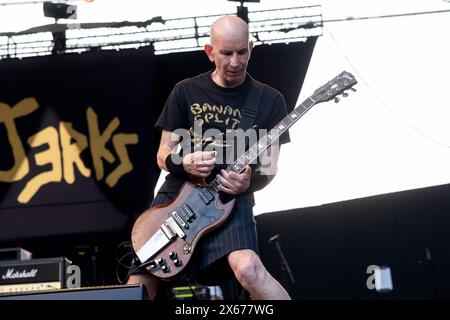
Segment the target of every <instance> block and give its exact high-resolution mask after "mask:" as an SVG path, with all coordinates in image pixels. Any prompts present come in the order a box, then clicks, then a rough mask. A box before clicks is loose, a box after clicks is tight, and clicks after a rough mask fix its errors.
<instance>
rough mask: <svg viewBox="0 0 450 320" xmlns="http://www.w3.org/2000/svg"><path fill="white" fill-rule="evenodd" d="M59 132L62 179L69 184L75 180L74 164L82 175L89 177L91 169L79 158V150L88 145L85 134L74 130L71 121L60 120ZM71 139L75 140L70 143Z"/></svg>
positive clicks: (81, 150)
mask: <svg viewBox="0 0 450 320" xmlns="http://www.w3.org/2000/svg"><path fill="white" fill-rule="evenodd" d="M59 134H60V139H61V147H62V155H63V157H62V158H63V168H64V180H65V181H66V182H67V183H69V184H72V183H74V182H75V169H74V167H75V166H77V167H78V170H80V173H81V174H82V175H83V176H85V177H90V176H91V170H90V169H88V168H86V166H85V165H84V163H83V160H81V158H80V154H81V152H83V150H84V149H86V147H87V145H88V143H87V138H86V136H85V135H84V134H82V133H80V132H78V131H76V130H74V129H73V128H72V123H70V122H62V121H61V122H60V123H59ZM72 140H74V141H75V142H74V143H72Z"/></svg>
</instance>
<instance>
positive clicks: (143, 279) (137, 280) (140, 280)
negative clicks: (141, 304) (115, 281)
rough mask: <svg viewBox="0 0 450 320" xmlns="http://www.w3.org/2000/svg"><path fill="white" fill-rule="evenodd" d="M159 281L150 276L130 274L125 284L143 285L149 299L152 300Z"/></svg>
mask: <svg viewBox="0 0 450 320" xmlns="http://www.w3.org/2000/svg"><path fill="white" fill-rule="evenodd" d="M159 281H160V280H159V279H157V278H156V277H154V276H152V275H150V274H140V273H138V274H132V275H130V277H129V278H128V281H127V284H143V285H144V286H145V289H146V290H147V295H148V298H149V299H154V298H155V296H156V292H157V290H158V286H159Z"/></svg>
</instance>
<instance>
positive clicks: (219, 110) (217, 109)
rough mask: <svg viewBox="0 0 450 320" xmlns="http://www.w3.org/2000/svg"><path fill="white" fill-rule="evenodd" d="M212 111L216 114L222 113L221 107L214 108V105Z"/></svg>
mask: <svg viewBox="0 0 450 320" xmlns="http://www.w3.org/2000/svg"><path fill="white" fill-rule="evenodd" d="M213 111H214V112H218V113H222V112H223V106H222V105H221V106H219V107H218V106H216V105H214V106H213Z"/></svg>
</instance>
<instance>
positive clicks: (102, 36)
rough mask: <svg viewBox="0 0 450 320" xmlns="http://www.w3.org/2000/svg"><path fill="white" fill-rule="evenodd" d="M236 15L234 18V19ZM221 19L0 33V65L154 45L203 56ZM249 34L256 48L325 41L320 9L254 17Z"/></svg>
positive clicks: (251, 14) (296, 9)
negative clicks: (213, 25) (312, 39)
mask: <svg viewBox="0 0 450 320" xmlns="http://www.w3.org/2000/svg"><path fill="white" fill-rule="evenodd" d="M230 14H232V13H230ZM222 15H224V14H220V15H211V16H199V17H185V18H178V19H167V20H166V19H163V18H162V17H154V18H152V19H150V20H148V21H144V22H111V23H79V24H77V23H73V24H49V25H43V26H39V27H35V28H31V29H28V30H25V31H21V32H16V33H12V32H11V33H0V59H8V58H23V57H32V56H40V55H50V54H64V53H76V52H84V51H98V50H120V49H128V48H139V47H142V46H150V45H153V46H154V49H155V53H156V54H164V53H171V52H182V51H193V50H200V49H202V48H203V45H204V44H205V43H206V42H207V41H208V40H209V26H210V25H211V23H212V22H213V21H214V20H215V19H217V18H218V17H219V16H222ZM248 18H249V28H250V33H251V36H252V38H253V41H254V43H255V44H256V45H258V44H270V43H278V42H285V43H289V42H298V41H305V40H306V39H307V38H309V37H315V36H320V35H322V26H323V20H322V11H321V6H320V5H311V6H302V7H294V8H281V9H271V10H260V11H250V12H249V13H248Z"/></svg>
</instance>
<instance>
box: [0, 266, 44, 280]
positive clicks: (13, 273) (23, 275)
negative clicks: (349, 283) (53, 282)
mask: <svg viewBox="0 0 450 320" xmlns="http://www.w3.org/2000/svg"><path fill="white" fill-rule="evenodd" d="M37 272H38V269H31V270H30V271H28V272H27V271H26V270H25V269H24V270H22V271H21V272H19V271H17V270H14V268H10V269H8V270H7V271H6V273H5V274H3V275H2V279H3V280H6V279H27V278H35V277H36V275H37Z"/></svg>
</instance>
